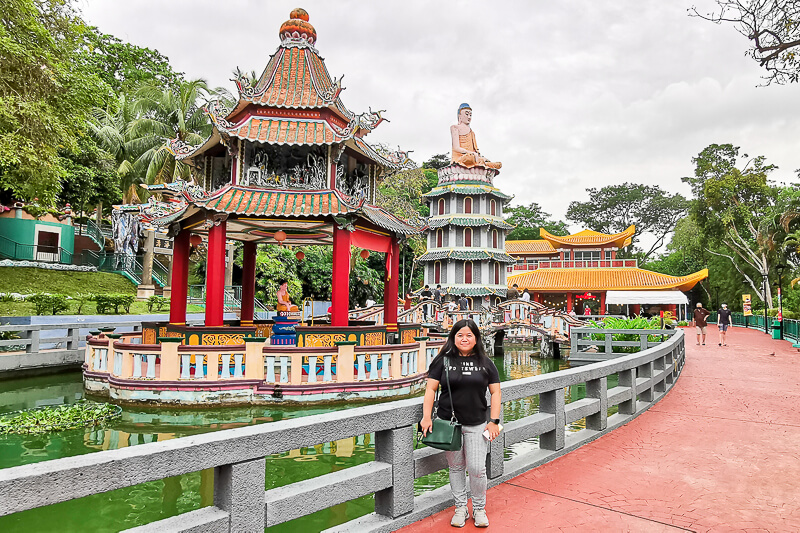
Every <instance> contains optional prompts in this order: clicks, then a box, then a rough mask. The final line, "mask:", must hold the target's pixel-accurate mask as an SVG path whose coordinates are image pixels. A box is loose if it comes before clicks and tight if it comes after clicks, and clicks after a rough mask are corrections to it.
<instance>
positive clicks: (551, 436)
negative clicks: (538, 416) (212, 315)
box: [539, 387, 567, 450]
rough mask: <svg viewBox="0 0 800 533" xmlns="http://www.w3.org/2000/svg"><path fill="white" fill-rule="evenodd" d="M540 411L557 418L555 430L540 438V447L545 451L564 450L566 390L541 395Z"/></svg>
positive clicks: (559, 389)
mask: <svg viewBox="0 0 800 533" xmlns="http://www.w3.org/2000/svg"><path fill="white" fill-rule="evenodd" d="M539 411H540V412H542V413H548V414H552V415H554V416H555V428H554V429H553V430H551V431H548V432H546V433H542V435H541V436H540V437H539V447H540V448H542V449H543V450H561V449H562V448H564V439H565V437H566V435H565V428H564V426H566V424H567V416H566V413H564V389H563V388H560V387H559V388H558V389H556V390H553V391H547V392H543V393H541V394H540V395H539Z"/></svg>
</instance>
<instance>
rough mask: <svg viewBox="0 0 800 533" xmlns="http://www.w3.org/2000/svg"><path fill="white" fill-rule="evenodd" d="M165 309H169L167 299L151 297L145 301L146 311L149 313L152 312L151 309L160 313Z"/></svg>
mask: <svg viewBox="0 0 800 533" xmlns="http://www.w3.org/2000/svg"><path fill="white" fill-rule="evenodd" d="M165 307H169V299H168V298H164V297H163V296H157V295H153V296H151V297H149V298H148V299H147V311H148V312H149V313H152V312H153V309H155V310H156V311H161V310H162V309H164V308H165Z"/></svg>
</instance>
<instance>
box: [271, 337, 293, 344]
mask: <svg viewBox="0 0 800 533" xmlns="http://www.w3.org/2000/svg"><path fill="white" fill-rule="evenodd" d="M269 343H270V344H272V345H273V346H288V345H293V344H297V335H272V336H271V337H270V338H269Z"/></svg>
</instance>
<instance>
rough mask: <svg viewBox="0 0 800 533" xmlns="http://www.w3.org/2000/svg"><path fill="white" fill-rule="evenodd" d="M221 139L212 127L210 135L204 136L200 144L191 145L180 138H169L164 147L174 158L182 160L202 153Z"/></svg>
mask: <svg viewBox="0 0 800 533" xmlns="http://www.w3.org/2000/svg"><path fill="white" fill-rule="evenodd" d="M221 140H222V137H221V136H220V133H219V132H218V131H217V129H216V128H213V129H212V130H211V135H209V136H208V137H206V139H205V140H204V141H203V142H201V143H200V144H197V145H195V146H192V145H191V144H188V143H186V142H184V141H182V140H180V139H170V140H168V141H167V142H166V149H167V151H168V152H169V153H170V154H172V155H173V156H174V157H175V159H176V160H178V161H182V160H184V159H192V158H194V157H196V156H198V155H200V154H202V153H203V152H205V151H207V150H208V149H210V148H212V147H213V146H216V145H217V144H219V142H220V141H221Z"/></svg>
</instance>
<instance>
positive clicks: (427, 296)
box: [419, 289, 433, 300]
mask: <svg viewBox="0 0 800 533" xmlns="http://www.w3.org/2000/svg"><path fill="white" fill-rule="evenodd" d="M419 295H420V296H422V297H423V298H425V299H426V300H429V299H430V297H431V296H433V294H432V293H431V291H430V290H428V289H424V290H423V291H422V292H421V293H419Z"/></svg>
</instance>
